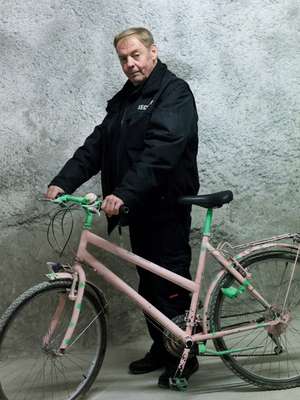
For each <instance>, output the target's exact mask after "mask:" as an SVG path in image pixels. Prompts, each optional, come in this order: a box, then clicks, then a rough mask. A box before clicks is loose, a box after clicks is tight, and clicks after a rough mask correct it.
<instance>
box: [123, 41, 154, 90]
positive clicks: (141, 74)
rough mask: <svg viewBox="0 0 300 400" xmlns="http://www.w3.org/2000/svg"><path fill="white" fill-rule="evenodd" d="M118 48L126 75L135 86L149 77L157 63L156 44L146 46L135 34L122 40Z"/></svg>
mask: <svg viewBox="0 0 300 400" xmlns="http://www.w3.org/2000/svg"><path fill="white" fill-rule="evenodd" d="M116 50H117V53H118V56H119V59H120V63H121V66H122V69H123V71H124V73H125V75H126V76H127V78H128V79H129V80H130V82H131V83H132V84H133V85H135V86H137V85H140V84H141V83H143V82H144V81H145V80H146V79H147V78H148V76H149V75H150V74H151V72H152V70H153V68H154V67H155V65H156V63H157V49H156V46H155V45H151V47H150V48H148V47H145V46H144V45H143V43H142V42H140V41H139V40H138V38H137V37H135V36H129V37H127V38H124V39H122V40H120V41H119V43H118V44H117V49H116Z"/></svg>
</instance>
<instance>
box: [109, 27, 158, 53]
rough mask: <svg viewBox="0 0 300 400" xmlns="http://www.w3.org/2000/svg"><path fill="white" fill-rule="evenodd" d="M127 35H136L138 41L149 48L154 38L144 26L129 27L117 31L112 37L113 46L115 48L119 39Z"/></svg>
mask: <svg viewBox="0 0 300 400" xmlns="http://www.w3.org/2000/svg"><path fill="white" fill-rule="evenodd" d="M128 36H136V37H137V38H138V40H139V41H140V42H142V43H143V45H144V46H145V47H147V48H149V47H150V46H151V45H152V44H154V39H153V36H152V33H151V32H150V31H148V29H146V28H141V27H139V28H129V29H126V30H125V31H123V32H121V33H119V34H118V35H116V36H115V38H114V46H115V48H117V45H118V43H119V42H120V40H122V39H124V38H126V37H128Z"/></svg>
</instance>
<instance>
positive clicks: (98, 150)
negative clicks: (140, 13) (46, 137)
mask: <svg viewBox="0 0 300 400" xmlns="http://www.w3.org/2000/svg"><path fill="white" fill-rule="evenodd" d="M114 46H115V49H116V52H117V54H118V57H119V60H120V63H121V67H122V69H123V71H124V73H125V75H126V76H127V78H128V80H127V82H126V84H125V85H124V87H123V88H122V89H121V90H120V91H119V92H118V93H117V94H116V95H115V96H114V97H113V98H112V99H111V100H109V101H108V105H107V109H106V110H107V115H106V117H105V118H104V120H103V122H102V124H101V125H99V126H96V128H95V130H94V132H93V133H92V134H91V135H90V136H89V137H88V138H87V139H86V141H85V143H84V144H83V146H81V147H80V148H79V149H78V150H77V151H76V152H75V153H74V155H73V157H72V158H71V159H70V160H69V161H68V162H67V163H66V164H65V166H64V167H63V168H62V170H61V171H60V173H59V174H58V175H57V176H56V177H55V178H54V179H53V181H52V182H51V183H50V185H49V188H48V192H47V197H48V198H49V199H53V198H55V197H56V196H57V195H58V194H59V193H62V192H67V193H72V192H73V191H74V190H75V189H77V188H78V187H79V186H80V185H81V184H82V183H83V182H85V181H87V180H88V179H89V178H90V177H91V176H93V175H95V174H97V173H98V172H99V171H101V182H102V191H103V198H104V202H103V205H102V209H103V211H104V212H105V213H106V215H107V216H108V217H109V218H108V231H109V232H111V230H112V229H113V228H114V227H115V226H116V224H117V223H118V222H119V210H120V207H121V206H122V205H123V204H125V205H126V206H127V207H129V210H130V212H129V216H128V219H127V222H126V223H127V224H128V225H129V233H130V240H131V246H132V250H133V252H134V253H136V254H138V255H140V256H142V257H145V258H146V259H148V260H150V261H152V262H154V263H157V264H159V265H161V266H163V267H165V268H168V269H170V270H172V271H174V272H176V273H178V274H180V275H182V276H184V277H186V278H190V273H189V265H190V261H191V249H190V246H189V232H190V224H191V217H190V212H191V209H190V207H189V206H185V205H179V204H178V202H177V199H178V197H179V196H182V195H193V194H197V192H198V189H199V182H198V172H197V163H196V156H197V150H198V134H197V120H198V117H197V111H196V106H195V101H194V97H193V95H192V93H191V91H190V89H189V86H188V85H187V83H186V82H184V81H183V80H182V79H179V78H177V77H176V76H175V75H174V74H173V73H171V72H170V71H169V70H168V69H167V66H166V65H165V64H163V63H162V62H161V61H160V60H159V59H158V55H157V47H156V46H155V44H154V41H153V37H152V34H151V33H150V32H149V31H148V30H147V29H144V28H130V29H128V30H126V31H124V32H122V33H120V34H119V35H117V36H116V37H115V39H114ZM121 220H122V218H121ZM138 273H139V277H140V283H139V293H140V294H142V295H143V296H144V297H145V298H146V299H148V300H149V301H150V302H151V303H152V304H153V305H154V306H156V307H157V308H158V309H159V310H161V311H162V312H164V313H165V314H166V315H167V316H169V317H170V318H174V317H175V316H177V315H180V314H184V313H185V310H187V309H188V308H189V303H190V297H189V293H187V291H185V290H184V289H181V288H179V287H178V286H176V285H174V284H171V283H170V282H168V281H166V280H164V279H162V278H159V277H157V276H156V275H153V274H150V273H149V272H147V271H145V270H143V269H142V268H138ZM152 275H153V276H152ZM146 321H147V325H148V330H149V333H150V336H151V338H152V339H153V344H152V346H151V349H150V351H149V352H148V353H147V354H146V355H145V357H144V358H142V359H141V360H138V361H134V362H132V363H131V364H130V365H129V370H130V372H131V373H133V374H140V373H146V372H150V371H154V370H156V369H159V368H161V367H165V371H164V373H163V374H162V375H161V376H160V377H159V381H158V383H159V385H160V386H161V387H168V386H169V378H170V377H172V376H173V375H174V373H175V371H176V367H177V365H178V362H179V359H177V358H175V357H172V356H171V355H170V354H169V353H168V352H167V351H166V349H165V347H164V344H163V335H162V332H161V329H160V328H157V327H156V326H155V325H154V324H153V322H152V321H151V320H149V319H146ZM197 369H198V362H197V359H196V358H191V359H189V360H188V362H187V364H186V367H185V369H184V371H183V376H185V377H186V378H189V376H190V375H191V374H192V373H193V372H195V371H196V370H197Z"/></svg>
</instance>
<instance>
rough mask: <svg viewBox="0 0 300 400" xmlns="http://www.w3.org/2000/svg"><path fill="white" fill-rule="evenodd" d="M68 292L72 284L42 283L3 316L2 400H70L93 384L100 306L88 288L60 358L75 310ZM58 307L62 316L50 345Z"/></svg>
mask: <svg viewBox="0 0 300 400" xmlns="http://www.w3.org/2000/svg"><path fill="white" fill-rule="evenodd" d="M70 287H71V281H55V282H44V283H41V284H39V285H37V286H35V287H33V288H31V289H29V290H27V291H26V292H25V293H23V294H22V295H21V296H20V297H19V298H18V299H17V300H16V301H15V302H14V303H12V305H11V306H10V307H9V308H8V309H7V311H6V312H5V313H4V315H3V317H2V318H1V321H0V399H3V400H13V399H14V400H19V399H31V400H37V399H44V398H47V399H48V398H49V399H55V400H74V399H77V398H78V397H79V396H80V395H82V394H84V393H85V392H86V391H87V390H88V388H89V387H90V386H91V384H92V383H93V381H94V380H95V378H96V376H97V374H98V372H99V369H100V368H101V365H102V361H103V358H104V354H105V349H106V317H105V312H104V311H105V310H104V304H101V302H100V298H99V297H97V296H95V294H94V292H93V291H92V290H91V289H89V288H88V287H87V288H86V290H85V293H84V297H83V299H82V306H81V313H80V317H79V321H78V323H77V326H76V329H75V331H74V334H73V337H72V340H71V343H70V345H69V347H68V348H67V349H66V351H65V353H64V354H61V353H60V352H58V349H59V346H60V344H61V342H62V339H63V337H64V334H65V332H66V329H67V327H68V325H69V323H70V322H71V321H70V319H71V315H72V311H73V306H74V301H71V300H69V297H68V294H69V291H70ZM58 307H61V310H62V311H60V313H59V320H58V323H55V325H56V327H55V329H54V331H53V333H52V334H51V339H50V340H49V339H47V335H48V333H49V329H50V325H51V322H53V320H54V319H55V317H54V315H55V313H56V315H57V309H58ZM48 337H49V335H48ZM45 338H46V339H45Z"/></svg>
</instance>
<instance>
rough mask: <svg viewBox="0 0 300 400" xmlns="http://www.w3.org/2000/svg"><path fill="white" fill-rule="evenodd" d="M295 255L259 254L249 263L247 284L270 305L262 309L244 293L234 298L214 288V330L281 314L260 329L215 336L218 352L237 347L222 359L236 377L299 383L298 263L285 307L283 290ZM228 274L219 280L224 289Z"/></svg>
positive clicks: (229, 278)
mask: <svg viewBox="0 0 300 400" xmlns="http://www.w3.org/2000/svg"><path fill="white" fill-rule="evenodd" d="M294 260H295V256H294V255H291V254H288V253H287V254H284V253H280V254H278V253H276V252H274V253H273V254H272V255H270V254H269V255H268V257H267V258H265V256H262V257H258V258H257V259H256V260H255V261H254V260H252V261H251V262H250V263H249V267H248V270H249V272H250V273H251V274H252V279H251V284H253V286H254V287H255V288H256V289H257V290H258V291H259V292H260V293H262V294H263V295H264V296H265V298H266V300H267V301H268V302H269V303H270V304H271V305H272V308H271V310H266V309H264V307H263V306H261V305H260V304H259V303H258V302H257V301H255V300H254V299H253V297H251V295H250V294H249V293H248V292H247V293H243V294H241V295H240V296H238V297H237V298H236V299H229V298H227V297H225V296H224V295H223V294H222V292H219V295H218V299H217V300H216V307H215V310H214V312H213V314H214V315H213V318H212V319H213V321H212V324H211V328H212V329H213V330H222V329H228V328H230V327H237V326H238V325H237V321H239V323H241V326H242V324H243V323H246V322H249V321H252V322H254V323H257V324H258V326H259V324H260V323H264V322H266V321H270V320H276V318H277V317H278V318H280V321H281V322H280V323H278V324H277V325H275V326H273V327H268V328H259V329H257V330H252V331H248V332H244V333H240V334H236V335H233V336H226V337H223V338H220V339H217V340H215V345H216V347H217V349H218V350H220V351H224V350H228V349H236V350H239V351H237V352H236V353H231V354H229V355H225V356H224V357H223V359H224V361H225V362H226V363H227V364H229V366H230V367H231V368H233V369H234V370H235V372H237V373H238V374H239V375H240V376H242V377H243V378H245V379H246V380H250V381H251V382H253V383H258V384H267V385H268V384H269V385H271V386H276V385H278V386H280V385H282V383H285V384H287V385H288V384H298V383H299V382H300V267H299V262H298V264H297V266H296V269H295V272H294V279H293V282H292V285H291V288H290V292H289V296H288V298H287V301H286V304H285V308H284V310H283V305H284V303H285V301H284V300H285V293H286V290H287V287H288V283H289V278H290V276H291V271H292V268H293V264H294ZM232 285H233V282H232V279H231V277H227V278H225V280H224V287H228V286H232Z"/></svg>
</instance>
